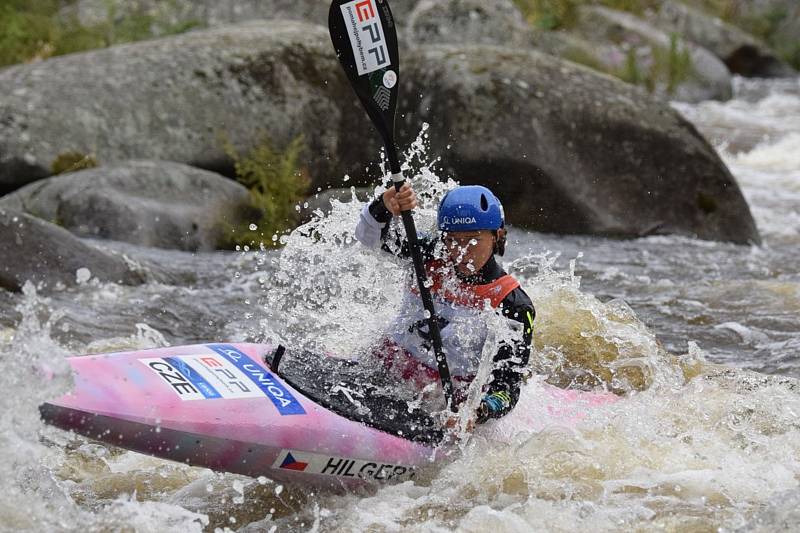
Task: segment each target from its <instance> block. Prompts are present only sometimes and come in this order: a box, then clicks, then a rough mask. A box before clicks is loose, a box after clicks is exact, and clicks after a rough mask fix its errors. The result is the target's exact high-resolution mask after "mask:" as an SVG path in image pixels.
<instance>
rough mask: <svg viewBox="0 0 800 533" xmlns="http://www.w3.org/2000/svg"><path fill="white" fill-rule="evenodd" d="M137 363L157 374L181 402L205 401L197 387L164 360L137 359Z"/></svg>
mask: <svg viewBox="0 0 800 533" xmlns="http://www.w3.org/2000/svg"><path fill="white" fill-rule="evenodd" d="M139 361H141V362H142V363H143V364H145V365H146V366H147V367H149V368H150V370H152V371H153V372H155V373H156V374H158V375H159V376H160V377H161V379H162V380H164V381H165V382H166V383H167V385H169V386H170V388H171V389H172V390H173V391H174V392H175V394H177V395H178V398H180V399H181V400H204V399H206V396H205V395H204V394H203V393H202V392H201V390H200V389H198V387H197V385H195V384H194V383H192V381H191V380H190V379H189V378H188V377H186V376H185V375H184V374H182V373H181V372H180V371H179V370H178V369H177V368H175V365H172V364H170V362H169V361H167V360H166V359H162V358H157V359H156V358H153V359H139ZM208 392H210V391H208Z"/></svg>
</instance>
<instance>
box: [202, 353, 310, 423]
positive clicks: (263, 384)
mask: <svg viewBox="0 0 800 533" xmlns="http://www.w3.org/2000/svg"><path fill="white" fill-rule="evenodd" d="M206 346H208V348H210V349H212V350H214V351H215V352H217V353H218V354H219V355H221V356H222V357H224V358H225V359H227V360H228V361H230V362H231V363H232V364H233V365H234V366H236V368H238V369H239V370H240V371H241V372H242V373H243V374H244V375H245V376H247V378H248V379H250V381H252V382H253V383H255V384H256V385H257V386H258V388H259V389H261V391H262V392H263V393H264V394H265V395H266V396H267V398H269V399H270V400H272V403H273V404H275V407H276V408H277V409H278V412H279V413H280V414H281V416H286V415H304V414H306V410H305V409H303V406H302V405H300V402H298V401H297V398H295V397H294V396H292V393H290V392H289V391H288V390H287V389H286V387H284V386H283V384H282V383H281V382H280V381H279V380H278V379H277V378H275V376H273V375H272V374H271V373H270V372H268V371H267V370H266V369H265V368H264V367H263V366H261V365H259V364H258V363H256V362H255V361H253V360H252V359H250V357H249V356H248V355H247V354H245V353H244V352H242V351H240V350H239V349H237V348H236V347H235V346H232V345H230V344H207V345H206Z"/></svg>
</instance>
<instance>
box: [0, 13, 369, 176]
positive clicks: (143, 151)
mask: <svg viewBox="0 0 800 533" xmlns="http://www.w3.org/2000/svg"><path fill="white" fill-rule="evenodd" d="M0 94H2V95H3V96H2V98H0V192H2V191H3V189H5V190H6V191H8V190H11V189H13V188H15V187H18V186H20V185H22V184H25V183H28V182H30V181H34V180H36V179H39V178H42V177H45V176H47V175H49V174H50V166H51V163H52V162H53V160H54V159H55V158H56V157H57V156H58V155H59V154H61V153H64V152H68V151H76V152H80V153H86V154H94V155H95V157H96V159H97V160H98V161H100V162H101V163H103V164H109V163H113V162H118V161H124V160H129V159H163V160H170V161H177V162H182V163H188V164H192V165H194V166H199V167H202V168H207V169H212V170H213V169H228V170H229V169H230V159H229V158H228V156H227V155H226V154H225V151H224V149H223V142H222V139H221V136H222V135H226V136H227V137H228V138H229V140H230V141H231V142H232V143H233V145H234V146H235V147H236V148H237V149H239V150H245V149H247V148H250V147H252V146H253V144H255V143H256V142H258V141H259V140H260V138H261V137H262V135H263V134H264V133H265V132H266V133H268V134H269V136H270V137H271V138H272V140H273V142H274V144H276V145H278V146H281V145H285V144H287V143H288V142H289V141H290V140H292V139H293V138H295V137H296V136H298V135H300V134H302V135H303V137H304V140H305V144H306V146H307V151H306V153H305V155H304V158H303V161H304V162H305V163H306V164H307V165H308V167H309V170H310V172H311V175H312V176H313V177H314V178H316V179H318V180H321V182H323V183H324V182H327V180H328V179H329V178H330V176H341V175H342V174H344V172H346V171H347V170H349V169H347V168H342V167H341V165H340V161H341V160H342V159H341V156H342V155H343V154H350V155H351V156H352V159H351V160H352V161H354V160H357V159H361V160H363V159H364V156H365V153H369V151H371V150H372V149H374V146H375V145H374V144H373V145H370V146H364V144H363V143H362V142H357V143H356V142H352V139H373V138H374V136H373V135H372V134H371V132H370V131H369V128H370V126H369V122H368V121H367V120H364V118H363V116H364V115H363V111H362V110H361V109H360V106H359V104H358V103H357V101H356V99H355V98H354V97H353V91H352V89H351V87H350V85H349V83H348V82H347V80H346V79H345V77H344V74H343V73H342V72H341V68H340V66H339V64H338V61H337V59H336V55H335V54H334V53H333V51H332V47H331V43H330V37H329V36H328V32H327V30H326V28H324V27H322V26H314V25H309V24H303V23H299V22H289V21H277V22H262V23H249V24H242V25H239V26H227V27H222V28H217V29H212V30H206V31H197V32H190V33H187V34H184V35H180V36H177V37H170V38H164V39H157V40H152V41H144V42H140V43H135V44H130V45H122V46H115V47H112V48H109V49H104V50H97V51H92V52H87V53H82V54H75V55H68V56H62V57H56V58H53V59H50V60H47V61H43V62H40V63H36V64H31V65H18V66H14V67H10V68H7V69H4V70H0Z"/></svg>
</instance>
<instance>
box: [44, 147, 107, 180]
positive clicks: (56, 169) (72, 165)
mask: <svg viewBox="0 0 800 533" xmlns="http://www.w3.org/2000/svg"><path fill="white" fill-rule="evenodd" d="M96 166H97V159H95V158H94V156H92V155H87V154H82V153H80V152H64V153H63V154H58V156H57V157H56V158H55V159H54V160H53V162H52V164H51V165H50V169H51V170H52V171H53V175H56V174H64V173H65V172H75V171H76V170H84V169H87V168H95V167H96Z"/></svg>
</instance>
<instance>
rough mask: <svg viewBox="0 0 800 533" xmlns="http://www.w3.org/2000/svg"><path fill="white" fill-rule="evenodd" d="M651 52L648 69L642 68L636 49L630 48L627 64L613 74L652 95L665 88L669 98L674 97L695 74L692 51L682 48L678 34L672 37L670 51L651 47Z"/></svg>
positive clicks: (626, 59) (626, 58)
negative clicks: (679, 88) (693, 71)
mask: <svg viewBox="0 0 800 533" xmlns="http://www.w3.org/2000/svg"><path fill="white" fill-rule="evenodd" d="M650 50H651V54H652V58H651V61H650V62H649V65H648V66H646V67H642V66H641V65H639V60H638V58H637V56H636V49H633V48H631V49H630V50H628V53H627V55H626V57H625V64H624V65H623V66H622V67H621V68H620V69H619V70H618V71H616V72H613V73H612V74H614V75H615V76H617V77H618V78H619V79H621V80H623V81H626V82H628V83H630V84H633V85H641V86H643V87H645V88H646V89H647V90H648V91H649V92H651V93H652V92H654V91H655V90H656V89H657V88H658V87H660V86H663V87H664V90H665V91H666V93H667V94H669V95H672V94H675V90H676V89H677V88H678V85H680V84H681V83H683V82H684V81H686V80H688V79H689V77H690V76H691V74H692V58H691V55H690V54H689V50H688V49H687V48H686V47H685V46H683V45H682V44H681V42H680V38H679V37H678V35H676V34H673V35H671V36H670V44H669V49H666V50H665V49H662V48H657V47H651V48H650Z"/></svg>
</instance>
